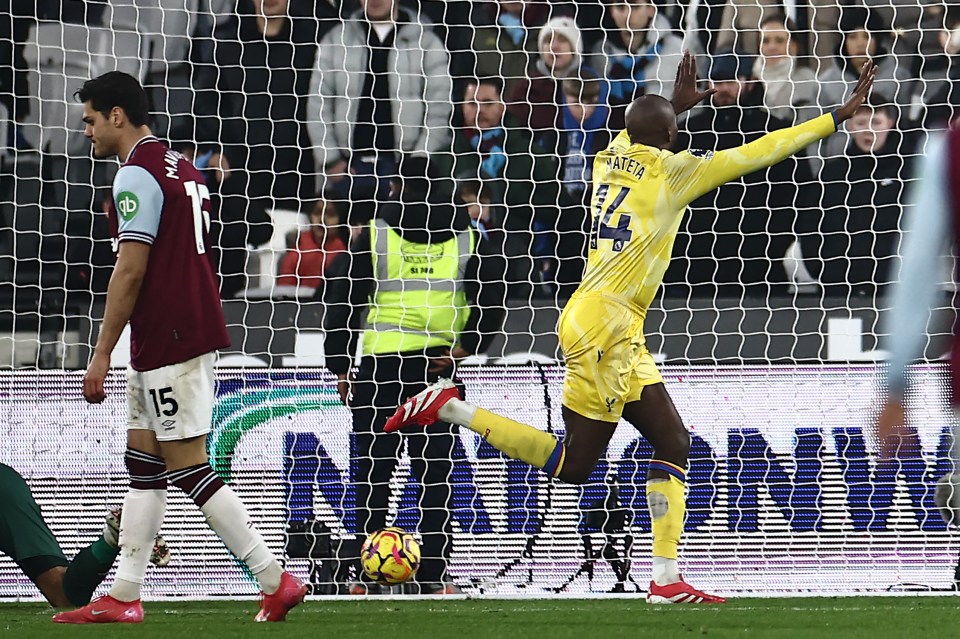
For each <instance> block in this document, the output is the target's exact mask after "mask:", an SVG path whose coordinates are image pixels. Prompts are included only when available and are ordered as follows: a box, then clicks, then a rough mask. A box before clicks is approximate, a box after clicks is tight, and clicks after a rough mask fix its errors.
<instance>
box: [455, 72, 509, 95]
mask: <svg viewBox="0 0 960 639" xmlns="http://www.w3.org/2000/svg"><path fill="white" fill-rule="evenodd" d="M471 84H475V85H477V86H478V87H479V86H482V85H484V84H487V85H489V86H492V87H493V88H494V89H496V90H497V95H501V96H502V95H503V86H504V84H503V78H501V77H498V76H495V75H485V76H481V77H479V78H469V79H468V80H467V84H466V85H465V86H464V92H466V87H468V86H470V85H471Z"/></svg>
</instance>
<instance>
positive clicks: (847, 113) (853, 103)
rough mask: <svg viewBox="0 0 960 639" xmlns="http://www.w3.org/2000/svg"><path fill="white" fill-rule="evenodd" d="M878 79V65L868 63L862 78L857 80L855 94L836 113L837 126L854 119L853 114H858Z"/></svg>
mask: <svg viewBox="0 0 960 639" xmlns="http://www.w3.org/2000/svg"><path fill="white" fill-rule="evenodd" d="M876 79H877V65H875V64H874V63H873V61H868V62H867V63H866V64H864V65H863V68H862V69H860V77H859V78H858V79H857V86H855V87H854V88H853V93H851V94H850V97H849V98H847V101H846V102H844V103H843V105H841V106H840V108H839V109H837V110H836V111H834V116H835V117H836V118H837V124H839V123H841V122H846V121H847V120H849V119H850V118H852V117H853V114H854V113H856V112H857V109H859V108H860V107H861V106H862V105H863V102H864V100H866V99H867V96H869V95H870V89H871V88H873V83H874V81H875V80H876Z"/></svg>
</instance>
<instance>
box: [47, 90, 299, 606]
mask: <svg viewBox="0 0 960 639" xmlns="http://www.w3.org/2000/svg"><path fill="white" fill-rule="evenodd" d="M76 96H77V98H78V99H79V100H80V101H81V102H83V122H84V124H85V128H84V135H86V136H87V139H89V140H90V142H91V143H92V145H93V154H94V156H95V157H98V158H108V157H113V156H117V157H118V158H119V159H120V161H121V162H122V166H121V167H120V170H119V171H118V172H117V176H116V178H115V179H114V183H113V204H114V205H113V207H111V211H110V221H111V229H112V232H113V235H114V239H115V242H116V249H117V263H116V266H115V267H114V271H113V275H112V276H111V278H110V285H109V287H108V289H107V305H106V311H105V315H104V318H103V324H102V325H101V327H100V335H99V337H98V339H97V345H96V348H95V350H94V354H93V359H92V360H91V361H90V366H89V367H88V368H87V373H86V376H85V377H84V379H83V396H84V397H85V398H86V400H87V401H88V402H90V403H93V404H97V403H100V402H102V401H103V400H104V397H105V392H104V378H105V377H106V375H107V371H108V369H109V367H110V353H111V352H112V351H113V348H114V346H116V344H117V340H118V339H119V337H120V333H121V331H123V328H124V327H125V326H126V325H127V323H128V322H129V323H130V350H131V357H130V368H129V370H128V371H127V413H128V415H127V429H128V430H127V453H126V464H127V469H128V470H129V472H130V490H129V492H128V493H127V496H126V498H125V499H124V504H123V513H124V525H123V527H122V528H121V530H120V561H119V565H118V567H117V574H116V579H115V581H114V583H113V586H112V587H111V589H110V594H109V595H106V596H104V597H101V598H100V599H98V600H96V601H94V602H93V603H91V604H89V605H88V606H85V607H83V608H80V609H78V610H74V611H72V612H65V613H60V614H58V615H55V616H54V621H56V622H60V623H116V622H122V623H137V622H140V621H142V620H143V608H142V606H141V605H140V586H141V584H142V582H143V575H144V570H145V568H146V563H147V560H148V559H149V557H150V552H151V550H152V548H153V539H154V536H155V535H156V534H157V531H158V530H159V529H160V524H161V522H162V521H163V514H164V510H165V508H166V500H167V482H168V480H169V481H170V483H173V484H174V485H176V486H178V487H180V488H181V489H182V490H183V491H184V492H185V493H187V495H189V496H190V498H191V499H193V501H194V502H196V504H197V506H199V508H200V510H201V511H202V512H203V514H204V517H205V518H206V520H207V523H208V524H209V525H210V527H211V528H212V529H213V530H214V532H216V533H217V535H218V536H219V537H220V539H222V540H223V542H224V543H225V544H226V546H227V548H229V549H230V551H231V552H232V553H233V554H234V555H236V556H237V557H238V558H239V559H240V560H241V561H243V562H244V563H245V564H246V565H247V567H248V568H249V569H250V571H251V572H252V573H253V574H254V576H255V577H256V578H257V581H258V582H259V583H260V587H261V588H262V590H263V600H262V603H261V607H260V612H259V613H258V614H257V616H256V620H257V621H282V620H283V619H284V618H285V617H286V614H287V612H288V611H289V610H290V609H291V608H293V607H294V606H296V605H297V604H298V603H300V602H301V601H302V600H303V597H304V595H305V594H306V586H305V585H304V584H303V583H301V582H300V581H299V580H298V579H297V578H296V577H294V576H293V575H291V574H290V573H287V572H285V571H284V570H283V568H281V566H280V563H279V562H278V561H277V559H276V557H274V556H273V553H271V552H270V550H269V549H268V548H267V545H266V544H265V543H264V541H263V538H262V537H261V536H260V535H259V533H257V531H256V530H255V529H254V528H253V524H252V522H251V521H250V516H249V514H248V513H247V509H246V508H245V507H244V505H243V503H242V502H241V501H240V499H239V498H238V497H237V495H236V494H235V493H234V492H233V491H232V490H231V489H230V487H229V486H227V485H226V484H224V483H223V480H221V479H220V477H219V476H217V474H216V473H215V472H214V471H213V469H212V468H211V467H210V464H209V461H208V460H207V453H206V439H207V433H208V432H209V431H210V422H211V419H212V414H213V401H214V379H213V363H214V358H215V356H216V351H217V350H218V349H220V348H224V347H226V346H228V345H229V343H230V341H229V339H228V338H227V329H226V325H225V323H224V319H223V310H222V308H221V306H220V295H219V292H218V289H217V280H216V275H215V274H214V270H213V265H212V264H211V261H210V258H209V255H208V254H207V248H208V245H207V230H208V227H209V225H210V213H209V210H210V208H209V207H210V198H209V193H208V191H207V187H206V186H205V184H204V180H203V176H202V175H201V173H200V172H199V171H198V170H197V169H196V168H195V167H194V166H193V165H192V164H191V163H190V162H189V161H187V160H186V159H185V158H184V157H183V156H182V155H180V154H179V153H177V152H175V151H172V150H170V149H169V148H168V147H167V146H166V145H165V144H163V143H162V142H160V140H158V139H157V138H155V137H154V136H153V135H152V134H151V132H150V128H149V127H148V126H147V117H148V108H147V96H146V93H145V92H144V90H143V87H141V86H140V83H139V82H138V81H137V80H136V79H134V78H133V77H131V76H129V75H127V74H125V73H120V72H117V71H112V72H110V73H106V74H104V75H102V76H100V77H98V78H95V79H93V80H89V81H87V82H85V83H84V85H83V87H82V88H81V89H80V90H79V91H77V93H76Z"/></svg>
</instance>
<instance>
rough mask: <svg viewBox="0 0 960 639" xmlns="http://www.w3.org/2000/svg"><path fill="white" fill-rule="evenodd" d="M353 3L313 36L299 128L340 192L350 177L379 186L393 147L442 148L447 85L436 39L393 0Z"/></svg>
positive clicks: (352, 183) (390, 166)
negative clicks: (313, 61) (315, 45)
mask: <svg viewBox="0 0 960 639" xmlns="http://www.w3.org/2000/svg"><path fill="white" fill-rule="evenodd" d="M361 5H362V7H363V8H362V9H361V10H360V11H357V12H355V13H354V14H353V15H351V16H350V17H349V18H348V19H347V20H345V21H344V22H343V24H342V25H338V26H336V27H334V28H333V29H331V30H330V31H329V32H327V34H326V35H325V36H324V37H323V39H322V40H321V41H320V46H319V50H318V55H317V65H316V68H315V69H314V72H313V78H312V81H311V86H310V100H309V105H308V116H307V127H308V129H309V131H310V139H311V141H312V142H313V153H314V158H315V159H316V166H317V170H318V171H323V176H322V178H321V182H329V184H328V185H327V186H328V187H332V188H335V189H337V190H338V191H340V194H348V193H349V192H350V191H351V189H352V188H354V187H357V186H358V184H356V181H357V179H359V180H360V181H361V182H366V186H365V187H362V188H367V189H370V188H372V189H374V190H376V191H377V192H379V193H381V194H382V193H383V192H385V189H386V188H387V182H388V181H389V180H388V178H389V176H391V175H394V174H395V173H396V163H397V153H398V152H402V153H404V154H413V155H422V156H427V155H431V156H432V155H433V154H441V153H442V152H444V151H449V142H450V134H449V127H450V115H451V111H452V106H451V102H450V96H451V89H452V87H451V79H450V71H449V56H448V54H447V51H446V49H444V47H443V42H441V40H440V38H439V37H438V36H437V34H436V33H434V32H433V30H432V29H431V28H430V26H429V25H428V24H425V23H423V22H421V21H420V20H419V18H418V17H417V16H416V15H414V14H413V13H412V12H410V11H408V10H407V9H404V8H401V7H400V6H399V5H398V4H396V3H395V1H394V0H361ZM350 174H354V177H351V178H350V179H349V180H348V179H347V177H348V175H350ZM364 178H366V179H364Z"/></svg>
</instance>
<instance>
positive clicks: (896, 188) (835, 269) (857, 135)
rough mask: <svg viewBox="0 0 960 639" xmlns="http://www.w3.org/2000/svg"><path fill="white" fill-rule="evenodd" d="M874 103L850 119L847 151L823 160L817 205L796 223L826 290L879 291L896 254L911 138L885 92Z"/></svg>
mask: <svg viewBox="0 0 960 639" xmlns="http://www.w3.org/2000/svg"><path fill="white" fill-rule="evenodd" d="M871 103H873V104H876V105H877V106H873V104H870V105H864V106H863V107H862V108H861V109H860V110H859V111H857V113H856V114H855V115H854V116H853V117H852V118H851V119H850V122H849V123H848V125H847V126H848V130H849V131H850V134H851V140H850V145H849V146H848V147H847V153H846V156H844V157H839V158H834V159H831V160H828V161H827V162H826V163H825V164H824V166H823V170H822V172H821V183H822V185H823V186H822V190H823V194H822V196H821V200H820V206H818V207H815V208H809V209H807V210H806V211H805V212H804V213H802V214H801V216H800V221H799V224H798V227H797V231H798V235H799V237H800V246H801V249H802V254H803V261H804V265H805V266H806V267H807V270H808V271H809V272H810V274H811V275H813V277H814V278H815V279H817V280H818V281H819V282H820V284H821V285H822V286H823V287H824V290H825V291H826V292H827V293H836V294H847V293H850V292H854V293H873V292H875V291H882V289H883V287H884V286H886V285H887V284H888V283H889V282H890V278H891V270H890V267H891V265H892V263H893V261H894V259H895V258H896V253H897V245H898V241H899V237H900V214H901V211H902V205H903V196H904V191H905V186H906V181H907V179H909V177H910V165H911V159H912V157H913V150H914V147H915V144H914V142H913V140H911V139H910V138H908V137H906V136H904V134H902V133H901V132H900V131H897V130H896V119H895V113H894V112H893V108H892V107H891V106H890V105H889V104H888V103H886V102H885V98H884V97H883V96H879V95H878V96H874V97H873V98H872V99H871Z"/></svg>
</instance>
